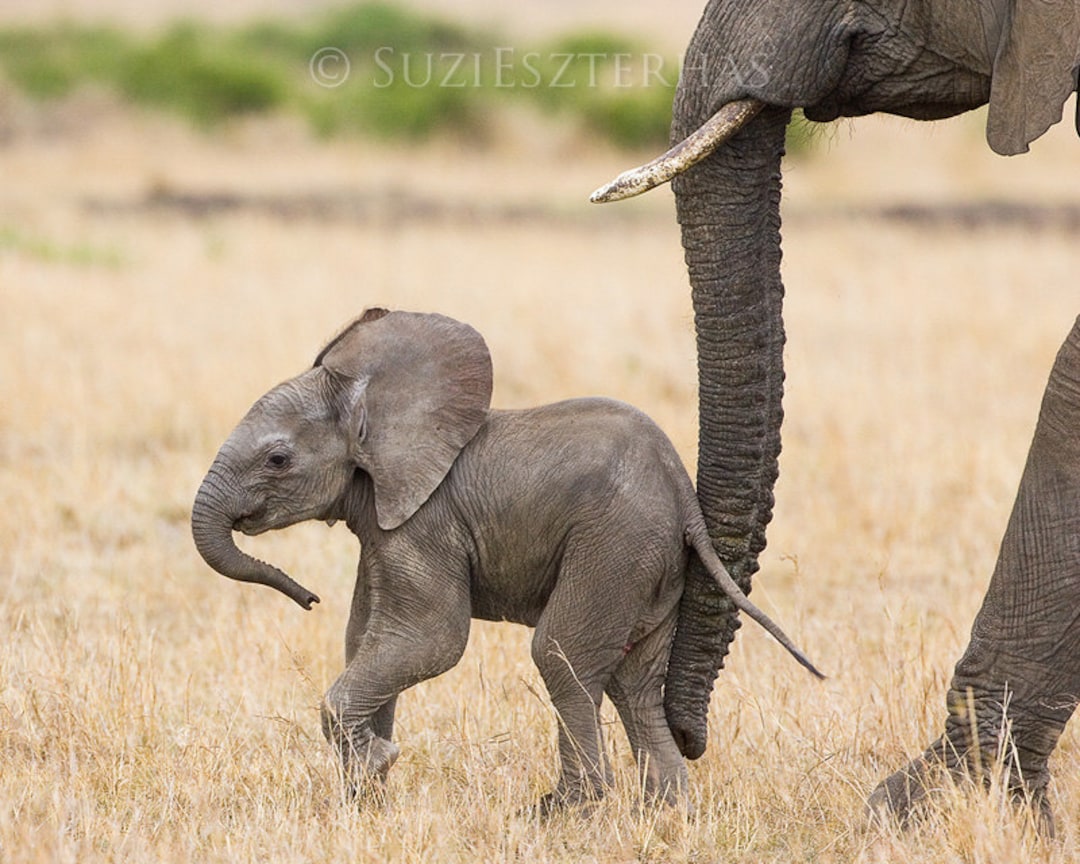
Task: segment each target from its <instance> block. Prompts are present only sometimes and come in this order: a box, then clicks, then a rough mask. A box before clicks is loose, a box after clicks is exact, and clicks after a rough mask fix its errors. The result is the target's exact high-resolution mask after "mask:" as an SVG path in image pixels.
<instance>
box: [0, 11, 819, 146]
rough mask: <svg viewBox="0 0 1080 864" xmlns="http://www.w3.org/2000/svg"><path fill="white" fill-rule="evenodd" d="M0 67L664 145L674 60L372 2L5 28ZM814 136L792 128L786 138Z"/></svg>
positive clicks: (234, 101) (145, 98) (247, 102)
mask: <svg viewBox="0 0 1080 864" xmlns="http://www.w3.org/2000/svg"><path fill="white" fill-rule="evenodd" d="M328 52H329V53H328ZM320 58H323V59H321V60H320ZM0 75H2V76H3V78H5V79H6V80H7V81H8V82H9V84H10V86H13V87H15V88H16V89H18V90H19V91H21V92H23V93H25V94H26V95H28V96H29V97H32V98H34V99H41V100H45V99H57V98H62V97H64V96H66V95H68V94H70V93H71V92H72V91H73V90H75V89H77V88H80V87H85V86H97V87H104V88H108V89H111V90H112V91H114V92H116V93H118V94H119V95H120V96H122V97H123V98H125V99H128V100H131V101H132V102H134V103H137V104H139V105H144V106H149V107H153V108H158V109H161V110H168V111H173V112H177V113H180V114H182V115H183V116H185V117H187V118H188V119H190V120H191V121H192V122H194V123H196V124H197V125H199V126H213V125H215V124H219V123H221V122H223V121H226V120H228V119H229V118H232V117H236V116H240V115H244V114H258V113H267V112H273V111H292V112H295V113H298V114H300V115H301V116H303V117H305V118H306V119H307V121H308V122H309V123H310V124H311V127H312V128H313V129H314V130H315V131H316V132H318V133H319V134H323V135H335V134H342V133H350V132H355V133H361V134H370V135H377V136H380V137H386V138H405V139H422V138H426V137H429V136H432V135H436V134H443V133H453V134H458V135H461V136H463V137H467V138H469V139H473V140H483V139H484V137H485V136H486V135H488V134H489V133H490V131H491V123H492V118H493V116H494V112H495V111H497V110H498V108H499V107H500V106H501V105H503V104H505V103H506V102H507V101H514V102H518V103H525V104H528V105H531V106H533V107H535V108H536V109H538V110H540V111H543V112H546V113H549V114H552V115H557V116H559V117H562V118H570V119H571V120H572V121H574V122H577V123H579V124H580V125H581V127H582V128H583V129H584V130H586V131H587V132H588V134H590V135H596V136H599V137H600V138H601V139H603V140H605V141H608V142H610V143H612V144H615V145H617V146H621V147H627V148H637V149H650V150H655V149H658V148H662V147H663V146H664V145H665V144H666V142H667V136H668V127H669V124H670V119H671V101H672V96H673V94H674V88H675V84H676V81H677V79H678V67H677V64H676V63H675V61H674V60H672V59H671V58H668V57H663V56H661V55H659V54H656V53H655V52H650V51H649V50H648V49H647V47H646V46H644V45H643V44H642V43H641V42H638V41H635V40H630V39H626V38H623V37H620V36H617V35H614V34H610V33H603V32H590V33H579V34H574V35H570V36H566V37H563V38H561V39H557V40H553V41H551V42H550V43H548V44H543V45H539V46H528V47H522V46H516V45H515V46H510V45H508V44H507V42H506V41H505V40H502V39H500V37H499V36H498V34H492V33H488V32H484V31H481V30H477V29H473V28H469V27H466V26H464V25H460V24H456V23H453V22H449V21H445V20H442V19H440V18H438V17H433V16H429V15H421V14H418V13H415V12H411V11H409V10H407V9H404V8H402V7H399V6H396V5H393V4H390V3H385V2H368V3H362V4H359V5H354V6H348V7H345V8H341V9H336V10H333V11H330V12H327V13H324V14H322V15H320V16H317V17H313V18H311V19H307V20H299V21H285V20H281V19H265V20H259V21H254V22H251V23H249V24H246V25H244V26H239V27H219V26H212V25H210V24H206V23H199V22H194V21H187V22H179V23H176V24H173V25H172V26H170V27H168V28H166V29H165V30H164V31H162V32H160V33H157V34H151V35H146V34H135V33H132V32H127V31H123V30H120V29H117V28H106V27H99V26H79V25H75V24H70V23H61V24H56V25H51V26H39V27H34V28H29V27H18V28H8V29H0ZM808 140H809V136H808V135H807V134H806V133H805V131H804V130H803V128H802V127H801V126H799V125H798V124H793V125H792V134H791V135H789V148H790V149H793V150H799V149H804V148H805V147H806V142H807V141H808Z"/></svg>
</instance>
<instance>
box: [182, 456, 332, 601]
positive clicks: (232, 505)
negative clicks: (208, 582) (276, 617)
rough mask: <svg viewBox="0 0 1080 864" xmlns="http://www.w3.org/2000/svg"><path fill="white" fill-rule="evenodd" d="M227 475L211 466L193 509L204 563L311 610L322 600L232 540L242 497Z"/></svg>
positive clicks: (194, 535)
mask: <svg viewBox="0 0 1080 864" xmlns="http://www.w3.org/2000/svg"><path fill="white" fill-rule="evenodd" d="M234 486H235V484H233V483H231V482H230V481H229V478H228V474H227V472H224V471H222V470H220V469H219V468H218V467H216V466H215V467H211V469H210V472H209V473H208V474H207V475H206V478H205V479H204V480H203V482H202V486H200V487H199V491H198V493H197V494H196V496H195V504H194V506H193V507H192V510H191V536H192V538H193V539H194V540H195V548H196V549H198V550H199V554H200V555H201V556H202V558H203V560H204V561H205V562H206V563H207V564H209V565H210V566H211V567H213V568H214V569H215V570H216V571H217V572H218V573H220V574H221V575H222V576H228V577H229V578H230V579H237V580H239V581H241V582H257V583H259V584H261V585H269V586H270V587H271V588H276V589H277V590H278V591H280V592H281V593H282V594H286V595H288V596H289V597H291V598H292V599H293V600H295V601H296V602H297V603H299V604H300V605H301V606H303V607H304V608H305V609H310V608H311V604H312V603H318V602H319V598H318V597H317V596H316V595H315V594H312V593H311V592H310V591H308V590H307V588H305V587H303V586H302V585H299V584H297V583H296V582H295V581H293V580H292V579H291V578H289V576H287V575H286V574H285V573H282V572H281V571H280V570H278V569H277V568H276V567H272V566H270V565H269V564H267V563H266V562H265V561H260V560H258V559H257V558H252V557H251V556H250V555H248V554H247V553H246V552H243V551H242V550H240V549H239V548H238V547H237V545H236V542H235V541H234V540H233V523H234V522H235V520H236V519H237V517H238V516H239V515H241V512H240V509H239V508H238V506H237V502H238V501H239V496H238V495H237V493H236V490H235V489H234V488H233V487H234Z"/></svg>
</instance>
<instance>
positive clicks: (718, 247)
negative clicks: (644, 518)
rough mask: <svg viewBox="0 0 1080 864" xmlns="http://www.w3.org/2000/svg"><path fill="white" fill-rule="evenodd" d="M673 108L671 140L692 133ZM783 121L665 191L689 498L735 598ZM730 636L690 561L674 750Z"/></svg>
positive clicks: (768, 447) (774, 351) (763, 423)
mask: <svg viewBox="0 0 1080 864" xmlns="http://www.w3.org/2000/svg"><path fill="white" fill-rule="evenodd" d="M687 101H689V100H688V98H683V97H681V98H680V99H679V100H677V102H676V106H675V113H676V121H675V125H674V129H673V133H672V136H673V138H677V139H681V138H684V137H686V136H687V135H688V134H690V133H691V132H693V130H694V128H696V127H697V126H698V125H700V121H701V113H702V112H701V111H700V110H698V109H696V108H695V109H691V108H690V107H689V106H688V105H686V104H685V103H686V102H687ZM790 116H791V112H790V111H789V110H788V109H786V108H777V107H772V106H768V107H765V108H764V109H762V110H761V112H760V113H759V114H758V115H757V116H756V117H754V118H753V119H751V120H750V121H749V122H748V123H747V124H746V125H745V126H743V128H742V130H741V131H740V132H739V133H738V134H737V135H735V137H733V138H732V139H731V140H730V141H728V142H727V143H726V144H724V145H723V146H722V147H720V148H719V149H717V150H716V151H715V152H714V153H713V154H712V155H711V156H709V157H708V158H707V159H705V160H704V161H702V162H700V163H698V164H697V165H695V166H694V167H692V168H690V169H689V170H687V171H686V172H685V173H684V174H682V175H680V176H678V177H677V178H675V180H674V181H673V184H672V185H673V187H674V190H675V198H676V203H677V210H678V217H679V223H680V225H681V226H682V237H683V247H684V249H685V254H686V263H687V267H688V268H689V271H690V282H691V286H692V289H693V302H694V314H695V321H696V325H697V346H698V386H699V394H698V404H699V418H700V419H699V424H700V432H699V439H698V475H697V491H698V496H699V498H700V500H701V509H702V511H703V513H704V514H705V521H706V523H707V525H708V528H709V534H710V537H711V539H712V542H713V545H714V546H715V547H716V550H717V552H718V553H719V555H720V557H721V559H722V560H723V561H724V563H725V564H726V565H727V567H728V570H729V571H730V572H731V575H732V576H733V577H734V579H735V581H736V582H738V583H739V586H740V587H741V588H742V589H743V591H744V592H746V593H749V591H750V579H751V576H752V575H753V574H754V573H755V572H756V571H757V569H758V563H757V556H758V554H759V553H760V552H761V551H762V549H764V548H765V528H766V526H767V525H768V523H769V520H770V519H771V518H772V507H773V485H774V484H775V482H776V477H777V472H778V467H777V460H778V457H779V455H780V424H781V421H782V419H783V409H782V407H781V396H782V394H783V381H784V371H783V347H784V326H783V318H782V303H783V294H784V288H783V284H782V282H781V280H780V160H781V158H782V157H783V154H784V135H785V130H786V127H787V123H788V120H789V119H790ZM738 626H739V621H738V618H737V613H736V610H735V608H734V606H733V605H732V604H731V603H730V601H729V600H728V599H727V598H726V597H725V596H724V595H723V594H722V593H721V592H720V590H719V589H718V588H717V587H716V584H715V583H714V581H713V580H712V579H711V578H710V577H709V576H708V574H707V573H706V572H705V570H704V568H703V567H702V566H701V565H700V562H698V561H697V560H696V559H694V561H693V563H692V565H691V567H690V570H689V572H688V574H687V585H686V590H685V592H684V595H683V599H682V605H681V607H680V610H679V623H678V628H677V631H676V636H675V643H674V645H673V647H672V653H671V660H670V665H669V671H668V677H667V683H666V690H665V709H666V712H667V718H668V724H669V726H670V727H671V729H672V732H673V734H674V736H675V739H676V741H677V742H678V744H679V748H680V750H681V751H682V752H683V754H684V755H685V756H687V757H688V758H691V759H693V758H697V757H698V756H700V755H701V754H702V753H703V752H704V750H705V744H706V728H707V712H708V706H709V696H710V694H711V692H712V687H713V682H714V680H715V679H716V674H717V671H718V670H719V669H720V668H721V667H722V665H723V658H724V656H725V655H726V654H727V652H728V646H729V645H730V643H731V641H732V639H733V638H734V636H735V630H736V629H737V628H738Z"/></svg>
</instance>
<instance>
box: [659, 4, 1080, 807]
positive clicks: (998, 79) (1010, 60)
mask: <svg viewBox="0 0 1080 864" xmlns="http://www.w3.org/2000/svg"><path fill="white" fill-rule="evenodd" d="M1078 10H1080V7H1078V6H1077V4H1076V3H1075V0H1052V2H1036V0H964V2H959V0H956V2H953V0H867V2H858V0H741V2H740V0H714V2H711V3H709V5H708V6H707V7H706V9H705V12H704V15H703V17H702V19H701V22H700V24H699V25H698V29H697V31H696V32H695V34H694V36H693V39H692V41H691V43H690V45H689V47H688V49H687V52H686V57H685V63H684V68H683V74H682V78H681V80H680V83H679V88H678V92H677V95H676V99H675V106H674V122H673V127H672V141H673V142H676V141H680V140H682V139H683V138H685V137H686V136H687V135H688V134H689V133H691V132H693V131H694V130H695V129H697V128H698V127H700V126H701V125H702V124H703V123H704V122H705V121H706V120H707V119H708V118H709V117H710V116H711V115H712V114H713V113H714V112H715V111H717V109H719V108H720V107H721V106H722V105H724V104H726V103H729V102H731V101H733V100H736V99H740V98H744V97H752V98H756V99H760V100H762V101H763V102H765V103H766V107H765V108H764V109H763V110H762V111H761V112H760V113H759V114H758V115H757V116H756V117H754V118H753V119H752V120H751V121H750V122H749V123H748V125H746V126H745V127H743V129H742V130H741V131H740V132H739V133H738V134H737V135H735V137H733V138H732V139H731V140H730V141H728V142H727V143H726V144H725V145H723V146H721V147H720V148H719V149H718V150H716V152H714V153H713V154H712V155H711V156H709V157H708V158H707V159H705V160H704V161H702V162H701V163H699V164H698V165H696V166H694V167H692V168H690V169H689V170H687V171H686V172H685V173H684V174H682V175H681V176H679V177H677V178H676V179H675V180H674V181H673V182H672V185H673V188H674V191H675V197H676V204H677V212H678V218H679V222H680V224H681V226H682V238H683V246H684V250H685V255H686V262H687V265H688V269H689V273H690V281H691V285H692V289H693V302H694V309H695V317H696V324H697V333H698V360H699V392H700V395H699V399H700V412H699V413H700V418H701V429H700V438H699V470H698V478H697V488H698V495H699V498H700V501H701V506H702V510H703V511H704V514H705V519H706V523H707V524H708V528H709V533H710V536H711V538H712V541H713V543H714V544H715V547H716V549H717V551H718V552H719V554H720V557H721V558H722V559H723V561H724V562H725V563H726V564H727V566H728V568H729V569H730V571H731V573H732V576H733V577H734V578H735V580H736V581H737V582H739V584H740V586H741V587H742V588H743V589H744V590H746V591H749V588H750V578H751V576H752V575H753V573H754V572H755V571H756V570H757V567H758V564H757V558H758V554H759V553H760V552H761V551H762V549H763V548H764V546H765V529H766V526H767V524H768V522H769V520H770V518H771V516H772V506H773V485H774V483H775V481H776V477H777V459H778V455H779V452H780V426H781V421H782V418H783V411H782V408H781V395H782V390H783V380H784V372H783V362H782V361H783V345H784V326H783V318H782V311H781V308H782V299H783V293H784V292H783V285H782V284H781V279H780V216H779V203H780V160H781V157H782V156H783V152H784V130H785V126H786V124H787V122H788V120H789V118H790V114H791V110H792V109H793V108H796V107H802V108H803V110H804V112H805V114H806V116H807V117H809V118H810V119H812V120H818V121H827V120H832V119H835V118H837V117H842V116H849V117H850V116H856V115H861V114H867V113H871V112H875V111H884V112H889V113H893V114H899V115H903V116H907V117H913V118H916V119H924V120H932V119H936V118H941V117H947V116H950V115H953V114H957V113H960V112H963V111H967V110H969V109H971V108H975V107H977V106H979V105H983V104H986V103H987V102H989V106H990V107H989V114H988V121H987V140H988V142H989V144H990V146H991V147H992V148H993V149H994V150H995V151H997V152H999V153H1002V154H1013V153H1020V152H1024V151H1026V150H1027V145H1028V142H1030V141H1032V140H1033V139H1035V138H1037V137H1038V136H1039V135H1041V134H1042V133H1043V132H1044V131H1045V130H1046V129H1047V127H1048V126H1049V125H1051V124H1052V123H1054V122H1056V121H1057V120H1059V119H1060V117H1061V111H1062V105H1063V103H1064V101H1065V99H1066V98H1067V96H1068V95H1069V93H1070V92H1071V91H1072V90H1073V89H1075V87H1076V70H1077V65H1078V63H1080V11H1078ZM1078 120H1080V118H1078ZM1062 364H1064V367H1065V368H1064V369H1063V370H1061V371H1059V372H1058V373H1056V374H1057V375H1058V378H1059V380H1066V379H1068V378H1069V377H1070V376H1071V377H1073V378H1075V376H1074V375H1072V372H1073V371H1075V362H1074V361H1070V360H1069V359H1068V358H1066V359H1065V360H1063V361H1062V363H1059V367H1060V366H1061V365H1062ZM1052 392H1053V394H1056V395H1053V396H1050V395H1048V399H1051V401H1052V402H1054V403H1055V404H1057V403H1060V404H1058V407H1057V408H1056V409H1055V411H1056V412H1057V413H1059V414H1064V413H1066V412H1067V411H1069V410H1074V411H1075V410H1076V407H1077V401H1078V398H1080V397H1078V396H1077V394H1076V391H1075V389H1071V388H1069V387H1060V388H1058V389H1056V390H1055V389H1053V387H1052ZM1044 418H1045V414H1044ZM1066 437H1067V436H1066ZM1032 452H1033V459H1034V460H1036V462H1035V466H1034V467H1033V468H1031V467H1030V466H1029V468H1030V470H1029V472H1028V474H1027V475H1025V478H1024V482H1023V485H1022V487H1021V490H1020V501H1021V502H1029V501H1032V500H1033V499H1034V497H1036V496H1039V498H1040V505H1039V508H1040V509H1039V511H1036V510H1035V509H1034V508H1033V507H1032V506H1024V507H1022V508H1021V509H1019V510H1018V512H1017V514H1015V515H1014V518H1013V520H1012V521H1011V522H1010V524H1009V528H1008V534H1007V536H1006V538H1005V542H1004V544H1003V549H1002V559H1001V562H1000V563H999V565H998V568H997V571H996V572H995V575H994V584H993V585H992V586H991V590H990V593H989V594H988V596H987V600H986V605H985V607H984V609H983V611H982V613H981V614H980V616H979V619H978V621H977V622H976V628H975V633H974V635H973V639H972V645H971V647H970V648H969V650H968V652H967V653H966V654H965V655H964V659H963V660H961V662H960V664H959V666H958V667H957V673H956V678H955V680H954V682H953V688H952V691H951V694H952V695H951V696H950V700H949V704H950V707H951V709H955V706H957V705H958V704H959V703H960V702H961V701H963V698H966V697H963V694H964V693H965V692H967V691H968V689H970V691H971V698H972V704H973V705H974V708H975V710H976V713H977V716H978V718H979V721H978V727H979V730H980V731H979V736H978V739H979V740H978V741H975V740H973V737H972V735H971V734H970V728H971V727H970V724H969V723H967V722H966V721H965V722H959V721H957V720H956V719H955V717H956V714H955V713H952V714H950V720H949V722H948V724H947V728H946V735H945V738H944V739H943V741H944V744H942V745H937V746H936V747H935V748H933V749H934V750H935V752H938V751H942V750H945V751H948V752H950V753H953V752H955V753H956V754H962V755H961V756H949V758H948V759H947V760H946V761H948V762H949V764H950V765H952V766H958V765H959V764H960V763H962V762H964V761H965V759H964V758H963V754H970V753H972V752H973V751H974V750H976V749H978V750H980V751H981V752H982V763H983V764H989V762H990V761H991V760H990V759H988V758H986V756H987V754H993V753H994V752H996V749H997V729H998V727H999V726H1000V718H1001V714H1002V709H1001V701H1002V694H1003V693H1004V692H1005V691H1006V690H1009V691H1010V692H1011V694H1012V695H1011V698H1010V712H1009V713H1010V718H1011V719H1012V721H1013V734H1014V737H1015V739H1016V743H1017V747H1018V751H1019V753H1020V754H1021V758H1020V760H1019V762H1020V765H1019V767H1020V768H1022V769H1023V777H1024V780H1025V781H1026V783H1027V788H1028V789H1029V790H1030V791H1031V792H1033V793H1035V795H1036V797H1037V798H1039V799H1040V800H1041V799H1042V793H1043V789H1044V787H1045V784H1046V757H1047V755H1048V754H1049V752H1050V750H1051V749H1052V747H1053V744H1054V742H1055V741H1056V740H1057V737H1058V734H1059V733H1060V731H1061V726H1062V725H1063V723H1064V722H1065V718H1067V717H1068V715H1069V714H1070V712H1071V710H1072V707H1073V706H1074V705H1075V702H1076V696H1075V694H1076V693H1077V692H1080V680H1078V678H1080V647H1078V646H1080V642H1078V641H1077V639H1076V638H1075V637H1076V635H1077V634H1076V633H1075V632H1074V630H1073V629H1071V628H1072V624H1071V620H1072V615H1071V610H1072V609H1074V608H1075V607H1076V606H1077V604H1078V603H1080V591H1078V586H1077V578H1078V575H1077V566H1078V565H1077V560H1076V559H1077V554H1076V549H1075V539H1074V538H1075V536H1076V534H1075V531H1072V532H1071V533H1068V532H1069V531H1070V530H1071V529H1070V526H1075V521H1076V515H1077V508H1078V507H1080V503H1078V502H1080V496H1078V495H1077V494H1076V493H1077V491H1078V490H1077V488H1076V484H1075V482H1074V481H1073V476H1072V474H1071V473H1068V472H1065V471H1064V469H1063V470H1062V471H1059V472H1057V473H1056V474H1053V475H1052V476H1053V477H1056V478H1057V482H1056V483H1052V482H1051V479H1050V478H1049V477H1045V476H1043V475H1046V474H1049V473H1051V472H1050V466H1051V460H1059V461H1060V460H1068V459H1073V460H1074V461H1073V462H1068V461H1066V465H1067V467H1068V469H1069V472H1071V471H1072V470H1073V469H1074V468H1075V454H1074V452H1073V451H1072V450H1070V449H1068V448H1067V447H1066V446H1065V442H1064V438H1063V436H1061V435H1059V436H1057V438H1056V439H1055V443H1053V444H1049V443H1040V440H1039V439H1038V438H1037V439H1036V442H1035V445H1034V446H1033V451H1032ZM1055 464H1056V463H1055ZM1037 477H1042V479H1036V478H1037ZM1069 544H1073V545H1069ZM737 626H738V620H737V617H736V615H735V612H734V610H733V609H732V607H731V604H730V603H729V602H728V601H727V600H726V599H725V598H724V597H723V596H722V595H721V594H720V593H719V592H717V591H716V589H715V587H714V586H713V585H712V584H711V581H710V580H709V578H708V577H707V576H706V575H705V574H704V573H703V572H701V570H700V568H697V567H691V571H690V573H689V574H688V582H687V592H686V595H685V597H684V599H683V601H682V608H681V611H680V617H679V623H678V632H677V635H676V644H675V646H674V648H673V650H672V661H671V665H672V672H671V675H670V676H669V681H668V686H667V692H666V710H667V714H668V718H669V722H670V724H671V726H672V728H673V730H674V732H675V736H676V741H677V742H678V744H679V747H680V750H681V751H682V752H683V753H684V754H685V755H687V756H688V757H691V758H694V757H697V756H699V755H701V753H702V752H703V751H704V749H705V741H706V711H707V708H708V702H709V695H710V692H711V690H712V685H713V680H714V678H715V676H716V671H717V669H718V668H720V667H721V666H722V663H723V657H724V655H725V654H726V653H727V650H728V645H729V643H730V641H731V640H732V638H734V632H735V629H736V627H737ZM1032 655H1038V656H1039V657H1041V662H1039V663H1034V657H1033V656H1032ZM1047 706H1053V707H1047ZM911 773H912V772H910V771H908V772H906V773H903V777H904V778H908V777H910V775H911ZM899 777H900V775H894V777H893V778H890V780H889V781H888V782H887V783H886V784H884V785H883V787H882V788H881V789H879V790H878V792H877V793H875V795H874V798H873V800H872V805H873V806H875V807H885V808H886V809H890V808H891V809H892V810H893V811H894V812H895V813H897V814H898V815H900V816H901V817H902V816H904V815H905V814H906V813H907V811H908V809H909V807H910V804H911V803H912V795H911V794H909V792H908V791H906V790H910V789H912V788H913V784H911V783H908V782H904V781H903V779H898V778H899ZM1013 777H1014V781H1017V774H1016V772H1014V774H1013ZM1017 782H1018V781H1017ZM914 785H916V786H917V785H918V784H914Z"/></svg>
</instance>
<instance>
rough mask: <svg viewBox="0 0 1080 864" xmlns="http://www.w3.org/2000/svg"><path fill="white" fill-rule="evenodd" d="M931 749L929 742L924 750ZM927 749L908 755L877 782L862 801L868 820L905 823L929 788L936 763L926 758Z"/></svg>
mask: <svg viewBox="0 0 1080 864" xmlns="http://www.w3.org/2000/svg"><path fill="white" fill-rule="evenodd" d="M932 750H933V746H931V748H930V749H929V750H928V751H927V753H930V752H931V751H932ZM927 753H924V754H923V755H922V756H920V757H919V758H918V759H912V760H911V761H910V762H909V763H908V764H907V765H905V766H904V767H903V768H901V769H900V770H899V771H895V772H893V773H892V774H890V775H889V776H888V777H886V778H885V779H884V780H882V781H881V782H880V783H879V784H878V785H877V788H876V789H875V790H874V791H873V793H872V794H871V795H870V798H869V799H868V800H867V802H866V816H867V819H868V820H870V821H871V822H879V823H883V824H888V823H890V822H895V823H897V824H899V825H901V826H905V825H907V824H908V822H909V820H910V819H911V817H912V815H913V814H914V813H915V811H916V809H917V808H918V806H919V804H920V803H921V802H923V801H925V799H926V796H927V794H928V793H929V791H930V786H931V777H930V775H931V773H932V772H933V771H934V768H935V767H936V766H935V765H934V762H933V761H932V759H928V758H927Z"/></svg>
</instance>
